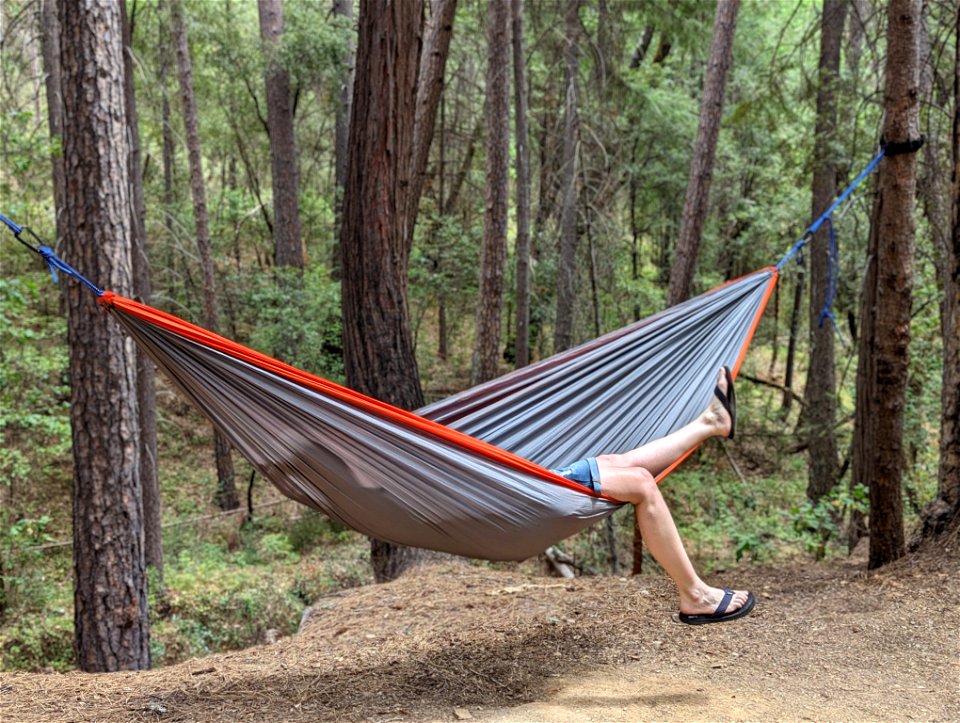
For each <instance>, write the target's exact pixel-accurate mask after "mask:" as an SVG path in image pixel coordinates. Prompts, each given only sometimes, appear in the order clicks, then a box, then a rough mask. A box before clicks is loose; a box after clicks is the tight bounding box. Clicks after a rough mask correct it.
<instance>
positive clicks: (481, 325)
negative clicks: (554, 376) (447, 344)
mask: <svg viewBox="0 0 960 723" xmlns="http://www.w3.org/2000/svg"><path fill="white" fill-rule="evenodd" d="M509 2H510V0H490V2H489V3H488V5H487V93H486V103H485V105H486V116H487V154H486V165H487V168H486V183H485V184H484V209H485V211H484V215H483V246H482V247H481V250H480V284H479V297H478V300H477V332H476V339H475V341H474V357H473V370H472V373H471V375H470V377H471V379H470V380H471V383H473V384H480V383H481V382H485V381H487V380H489V379H493V378H494V377H496V376H497V369H498V362H499V357H500V353H499V352H500V317H501V313H502V311H503V267H504V263H505V262H506V257H507V206H508V203H509V200H510V199H509V194H508V190H507V189H508V181H509V173H510V6H509Z"/></svg>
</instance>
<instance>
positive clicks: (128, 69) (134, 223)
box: [120, 0, 163, 589]
mask: <svg viewBox="0 0 960 723" xmlns="http://www.w3.org/2000/svg"><path fill="white" fill-rule="evenodd" d="M126 6H127V3H126V0H121V2H120V17H121V20H122V22H123V95H124V103H125V106H126V110H127V128H128V131H127V138H128V139H129V141H130V154H129V157H128V167H129V182H130V200H131V204H130V243H131V256H132V263H133V292H134V294H135V295H136V297H137V298H138V299H141V300H142V301H143V302H144V303H147V304H149V303H150V298H151V297H152V296H153V285H152V282H151V278H150V261H149V258H148V255H147V231H146V217H147V209H146V201H145V200H144V195H143V165H142V161H141V152H140V126H139V122H138V116H137V101H136V95H135V94H134V88H133V40H132V34H133V27H132V25H131V19H129V18H128V16H127V7H126ZM137 399H138V401H139V407H140V486H141V487H142V488H143V528H144V555H145V558H146V562H147V565H149V566H151V567H153V568H154V569H155V570H156V572H157V576H158V584H159V587H160V588H161V589H162V588H163V536H162V531H161V528H160V480H159V477H158V475H157V391H156V368H155V367H154V365H153V362H152V361H150V358H149V357H148V356H147V355H146V354H144V353H143V352H141V351H139V350H137Z"/></svg>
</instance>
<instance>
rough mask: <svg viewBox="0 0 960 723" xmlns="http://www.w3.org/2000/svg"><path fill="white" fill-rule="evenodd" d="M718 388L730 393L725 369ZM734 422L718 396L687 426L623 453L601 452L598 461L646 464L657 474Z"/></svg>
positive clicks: (724, 432)
mask: <svg viewBox="0 0 960 723" xmlns="http://www.w3.org/2000/svg"><path fill="white" fill-rule="evenodd" d="M717 387H718V388H719V389H720V391H721V392H723V393H724V394H726V392H727V377H726V374H724V372H723V370H722V369H721V370H720V372H719V374H718V376H717ZM731 424H732V420H731V419H730V415H729V414H728V413H727V410H726V409H724V408H723V404H721V402H720V400H719V399H718V398H717V397H716V396H714V397H713V398H712V399H711V401H710V404H708V405H707V408H706V409H704V410H703V412H702V413H701V414H700V416H699V417H697V418H696V419H695V420H694V421H692V422H691V423H690V424H688V425H686V426H685V427H682V428H681V429H678V430H677V431H676V432H673V433H672V434H668V435H667V436H666V437H661V438H660V439H656V440H654V441H652V442H649V443H647V444H645V445H643V446H642V447H638V448H637V449H633V450H630V451H629V452H624V453H623V454H604V455H600V456H598V457H597V462H598V464H602V466H604V467H606V468H613V467H625V468H635V467H642V468H643V469H646V470H649V472H650V473H651V474H652V475H653V476H654V477H656V476H657V475H658V474H660V473H661V472H663V470H665V469H666V468H667V467H669V466H670V465H672V464H673V463H674V462H676V461H677V460H678V459H680V457H682V456H683V455H684V454H685V453H686V452H687V451H688V450H690V449H693V448H694V447H696V446H697V445H698V444H700V443H701V442H703V441H705V440H707V439H709V438H710V437H717V436H724V437H725V436H727V435H728V434H729V433H730V427H731Z"/></svg>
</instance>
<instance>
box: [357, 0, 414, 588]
mask: <svg viewBox="0 0 960 723" xmlns="http://www.w3.org/2000/svg"><path fill="white" fill-rule="evenodd" d="M414 4H416V7H411V5H412V3H410V2H399V1H393V0H367V1H366V2H363V3H361V6H360V17H359V26H360V33H359V38H358V46H357V68H356V81H355V85H354V103H353V109H352V113H351V122H350V142H349V157H348V161H347V181H346V186H345V188H344V190H345V193H344V206H343V226H342V229H341V232H340V247H341V253H342V264H343V267H342V268H343V274H342V278H341V288H342V303H343V356H344V367H345V371H346V378H347V384H348V385H350V386H351V387H353V388H354V389H356V390H358V391H360V392H363V393H364V394H368V395H370V396H373V397H376V398H377V399H381V400H383V401H386V402H389V403H391V404H394V405H396V406H399V407H403V408H405V409H415V408H417V407H419V406H422V404H423V393H422V391H421V389H420V377H419V373H418V371H417V360H416V357H415V355H414V350H413V341H412V337H411V333H410V319H409V311H408V308H407V268H408V262H409V254H410V247H409V243H408V236H407V233H406V231H407V228H406V226H405V224H404V219H405V214H406V212H407V205H406V204H407V194H406V193H405V191H406V190H407V189H409V187H410V183H411V178H410V173H411V169H412V167H413V164H412V158H413V147H414V118H415V115H416V114H415V110H416V108H415V106H416V102H417V95H416V91H417V76H418V71H419V37H420V17H421V14H422V6H421V4H420V3H414ZM420 557H421V553H420V551H418V550H414V549H413V548H403V547H398V546H395V545H391V544H389V543H385V542H382V541H378V540H372V541H371V562H372V564H373V568H374V575H375V577H376V579H377V580H378V581H384V580H390V579H393V578H395V577H396V576H397V575H399V574H401V573H402V572H403V570H404V569H406V568H407V567H409V566H410V565H412V564H416V562H418V561H419V559H420Z"/></svg>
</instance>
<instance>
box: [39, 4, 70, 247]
mask: <svg viewBox="0 0 960 723" xmlns="http://www.w3.org/2000/svg"><path fill="white" fill-rule="evenodd" d="M40 44H41V52H42V55H43V73H44V75H45V76H46V82H45V83H44V86H45V88H46V95H47V121H48V123H49V126H50V138H51V139H53V138H57V139H59V140H60V141H61V142H62V140H63V91H62V86H61V80H60V20H59V18H58V17H57V3H56V0H42V3H41V6H40ZM50 164H51V166H52V168H53V207H54V210H55V212H56V217H57V244H59V242H60V241H61V240H62V239H63V237H64V233H65V231H64V228H63V219H62V215H63V209H64V193H65V190H64V188H65V186H66V183H67V181H66V177H65V175H64V170H63V154H62V153H52V154H51V156H50ZM57 244H55V246H56V245H57Z"/></svg>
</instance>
